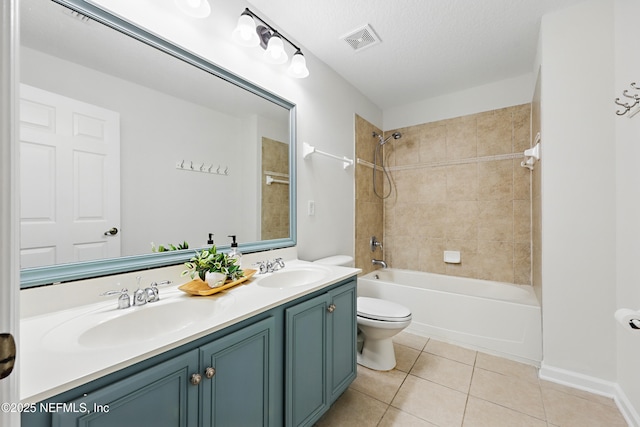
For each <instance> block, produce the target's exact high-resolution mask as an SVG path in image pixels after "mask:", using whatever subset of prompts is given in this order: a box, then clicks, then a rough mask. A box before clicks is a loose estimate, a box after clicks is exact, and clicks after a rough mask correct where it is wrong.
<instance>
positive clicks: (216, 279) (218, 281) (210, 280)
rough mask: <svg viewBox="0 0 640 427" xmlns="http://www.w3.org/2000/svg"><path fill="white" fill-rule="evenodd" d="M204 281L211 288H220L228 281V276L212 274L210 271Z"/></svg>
mask: <svg viewBox="0 0 640 427" xmlns="http://www.w3.org/2000/svg"><path fill="white" fill-rule="evenodd" d="M204 280H205V282H207V285H209V287H210V288H217V287H218V286H222V285H224V282H225V281H226V280H227V275H226V274H223V273H212V272H210V271H209V272H207V273H206V274H205V276H204Z"/></svg>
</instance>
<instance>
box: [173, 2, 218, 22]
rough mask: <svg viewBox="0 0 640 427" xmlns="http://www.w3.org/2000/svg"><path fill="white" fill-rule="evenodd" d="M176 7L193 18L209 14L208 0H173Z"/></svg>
mask: <svg viewBox="0 0 640 427" xmlns="http://www.w3.org/2000/svg"><path fill="white" fill-rule="evenodd" d="M175 3H176V6H178V9H180V11H181V12H182V13H184V14H185V15H188V16H191V17H193V18H206V17H207V16H209V15H210V14H211V5H209V1H208V0H175Z"/></svg>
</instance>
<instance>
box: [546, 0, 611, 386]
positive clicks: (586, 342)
mask: <svg viewBox="0 0 640 427" xmlns="http://www.w3.org/2000/svg"><path fill="white" fill-rule="evenodd" d="M613 34H614V21H613V0H590V1H586V2H584V3H580V4H578V5H576V6H573V7H571V8H568V9H564V10H561V11H559V12H556V13H553V14H549V15H546V16H544V17H543V21H542V29H541V46H540V49H541V62H542V115H541V124H542V132H541V133H542V143H541V147H542V161H541V165H542V268H543V270H542V286H543V307H544V312H543V348H544V356H543V369H542V372H541V375H543V376H544V375H547V374H549V373H551V374H553V373H554V372H555V373H557V374H558V375H560V373H565V374H568V375H573V376H574V378H575V377H578V376H584V377H588V378H592V379H594V381H596V382H597V381H604V382H611V381H615V380H616V351H615V348H616V324H615V322H614V320H613V313H614V311H615V305H616V304H615V302H616V228H615V225H616V210H615V206H616V199H615V190H616V151H615V140H614V137H615V119H616V116H615V114H614V108H613V103H612V101H613V92H614V90H613V89H614V87H613V86H614V67H613V64H614V55H613V46H614V40H613Z"/></svg>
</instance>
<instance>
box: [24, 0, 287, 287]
mask: <svg viewBox="0 0 640 427" xmlns="http://www.w3.org/2000/svg"><path fill="white" fill-rule="evenodd" d="M51 1H53V2H55V3H58V4H60V5H62V6H64V7H67V8H69V9H72V10H75V11H76V12H78V13H81V14H83V15H85V16H88V17H89V18H91V19H93V20H95V21H97V22H99V23H101V24H104V25H106V26H108V27H110V28H112V29H114V30H116V31H119V32H121V33H123V34H125V35H128V36H130V37H133V38H134V39H136V40H138V41H140V42H142V43H145V44H147V45H149V46H151V47H153V48H156V49H159V50H160V51H162V52H164V53H166V54H169V55H171V56H173V57H175V58H177V59H179V60H182V61H184V62H186V63H188V64H190V65H192V66H195V67H198V68H200V69H201V70H204V71H206V72H207V73H209V74H212V75H213V76H215V77H218V78H221V79H223V80H225V81H227V82H229V83H230V84H233V85H235V86H237V87H239V88H241V89H244V90H247V91H249V92H251V93H253V94H255V95H257V96H260V97H262V98H264V99H266V100H268V101H271V102H273V103H274V104H276V105H279V106H281V107H283V108H285V109H287V110H289V237H287V238H282V239H273V240H263V241H257V242H250V243H244V244H243V243H241V244H239V249H241V251H242V252H243V253H251V252H258V251H265V250H269V249H278V248H286V247H291V246H295V245H296V229H297V227H296V224H297V220H296V205H297V203H296V179H295V177H296V173H295V172H296V145H297V144H296V105H295V104H294V103H292V102H290V101H287V100H285V99H283V98H281V97H279V96H277V95H275V94H274V93H271V92H269V91H267V90H265V89H264V88H262V87H259V86H257V85H255V84H253V83H251V82H249V81H247V80H245V79H243V78H241V77H240V76H238V75H236V74H233V73H232V72H230V71H228V70H225V69H224V68H222V67H220V66H218V65H216V64H214V63H212V62H210V61H208V60H206V59H204V58H202V57H200V56H198V55H195V54H194V53H191V52H189V51H187V50H185V49H184V48H182V47H180V46H178V45H176V44H173V43H171V42H169V41H167V40H165V39H163V38H160V37H158V36H156V35H154V34H152V33H150V32H148V31H147V30H145V29H143V28H141V27H138V26H136V25H134V24H132V23H130V22H128V21H125V20H123V19H121V18H119V17H117V16H115V15H113V14H111V13H109V12H107V11H105V10H104V9H101V8H99V7H97V6H94V5H92V4H90V3H88V2H87V1H86V0H51ZM217 247H218V248H219V249H221V250H228V249H229V245H222V246H217ZM194 249H195V248H194ZM198 249H199V248H198ZM193 251H194V250H193V249H185V250H180V251H170V252H161V253H150V254H144V255H132V256H126V257H119V258H107V259H100V260H94V261H85V262H78V263H69V264H58V265H52V266H44V267H35V268H28V269H23V270H20V283H21V285H20V287H21V289H25V288H30V287H34V286H41V285H48V284H55V283H61V282H68V281H73V280H81V279H89V278H94V277H100V276H106V275H110V274H115V273H126V272H131V271H137V270H145V269H149V268H157V267H165V266H170V265H176V264H180V263H183V262H185V261H188V260H189V258H191V257H192V256H193Z"/></svg>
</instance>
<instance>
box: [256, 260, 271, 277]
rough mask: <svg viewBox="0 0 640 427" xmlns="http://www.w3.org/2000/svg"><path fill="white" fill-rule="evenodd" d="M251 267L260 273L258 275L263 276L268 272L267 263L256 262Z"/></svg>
mask: <svg viewBox="0 0 640 427" xmlns="http://www.w3.org/2000/svg"><path fill="white" fill-rule="evenodd" d="M253 265H254V266H256V267H258V270H259V271H260V273H259V274H265V273H266V272H267V271H268V267H267V263H265V262H264V261H258V262H256V263H254V264H253Z"/></svg>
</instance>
